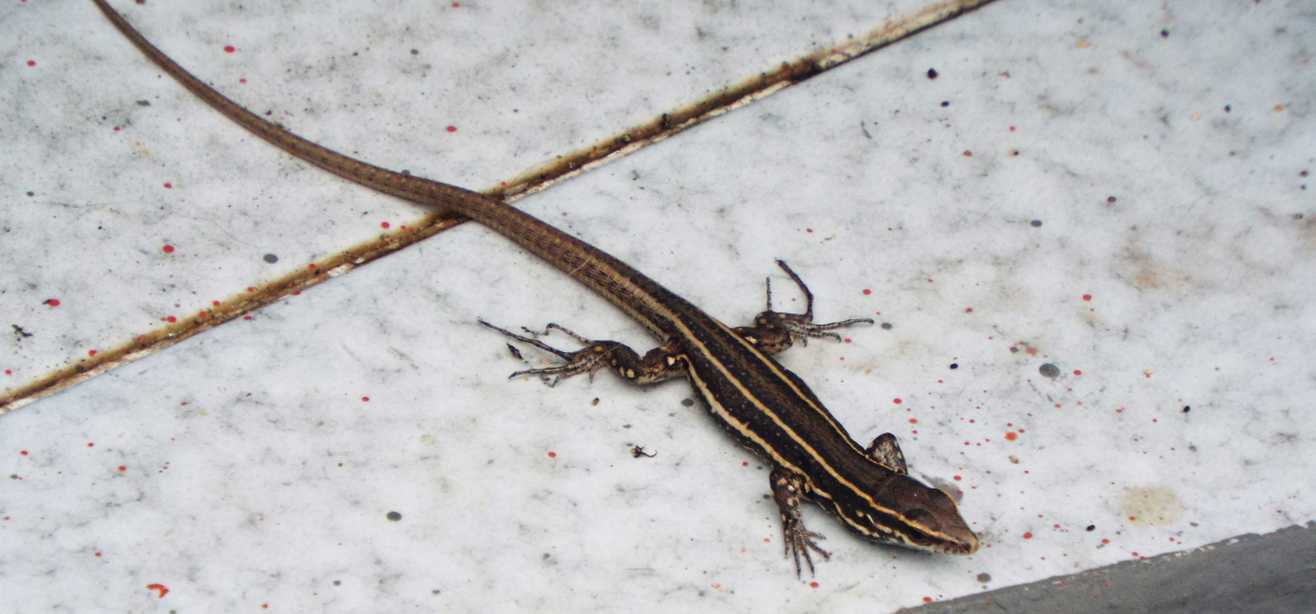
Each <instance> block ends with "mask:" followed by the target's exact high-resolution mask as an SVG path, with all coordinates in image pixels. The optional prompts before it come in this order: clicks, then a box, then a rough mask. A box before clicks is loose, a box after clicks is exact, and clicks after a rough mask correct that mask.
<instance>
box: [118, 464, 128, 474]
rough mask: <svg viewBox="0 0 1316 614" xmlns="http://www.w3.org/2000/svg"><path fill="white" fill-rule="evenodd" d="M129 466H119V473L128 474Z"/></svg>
mask: <svg viewBox="0 0 1316 614" xmlns="http://www.w3.org/2000/svg"><path fill="white" fill-rule="evenodd" d="M127 472H128V465H119V473H127Z"/></svg>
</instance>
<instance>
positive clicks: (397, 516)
mask: <svg viewBox="0 0 1316 614" xmlns="http://www.w3.org/2000/svg"><path fill="white" fill-rule="evenodd" d="M388 519H389V520H392V521H393V522H397V521H399V520H402V514H399V513H397V512H389V513H388Z"/></svg>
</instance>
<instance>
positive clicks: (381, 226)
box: [379, 222, 390, 230]
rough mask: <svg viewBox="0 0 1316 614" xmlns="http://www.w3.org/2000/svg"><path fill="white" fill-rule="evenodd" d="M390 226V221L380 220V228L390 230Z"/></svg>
mask: <svg viewBox="0 0 1316 614" xmlns="http://www.w3.org/2000/svg"><path fill="white" fill-rule="evenodd" d="M389 226H390V224H389V223H388V222H380V223H379V227H380V228H383V229H384V230H388V228H389Z"/></svg>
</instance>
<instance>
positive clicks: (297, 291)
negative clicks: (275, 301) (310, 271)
mask: <svg viewBox="0 0 1316 614" xmlns="http://www.w3.org/2000/svg"><path fill="white" fill-rule="evenodd" d="M292 295H293V296H301V295H302V291H301V290H293V291H292Z"/></svg>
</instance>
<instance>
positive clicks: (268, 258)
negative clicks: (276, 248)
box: [261, 254, 279, 264]
mask: <svg viewBox="0 0 1316 614" xmlns="http://www.w3.org/2000/svg"><path fill="white" fill-rule="evenodd" d="M261 259H262V260H264V261H265V262H268V263H270V264H274V263H276V262H278V261H279V257H278V256H276V255H274V254H265V255H264V256H262V257H261Z"/></svg>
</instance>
